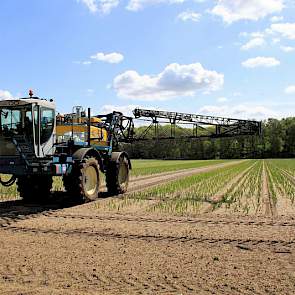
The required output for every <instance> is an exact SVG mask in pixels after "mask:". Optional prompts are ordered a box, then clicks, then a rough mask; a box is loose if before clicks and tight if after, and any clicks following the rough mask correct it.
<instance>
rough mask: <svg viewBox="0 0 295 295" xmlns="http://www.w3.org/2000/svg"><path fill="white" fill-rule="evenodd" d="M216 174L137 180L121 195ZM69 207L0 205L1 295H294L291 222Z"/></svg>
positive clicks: (294, 250) (288, 219) (294, 221)
mask: <svg viewBox="0 0 295 295" xmlns="http://www.w3.org/2000/svg"><path fill="white" fill-rule="evenodd" d="M216 167H220V165H218V166H214V167H207V168H198V169H193V170H194V171H192V170H190V171H182V172H177V173H168V174H165V175H162V176H161V178H159V177H157V176H154V177H145V178H141V180H140V179H137V180H136V182H134V183H133V184H132V185H131V188H130V189H131V191H136V190H139V189H142V188H143V187H148V186H150V185H155V184H157V183H158V182H159V181H161V182H165V181H167V180H172V179H175V178H179V177H180V176H183V175H189V174H190V173H196V172H200V173H201V172H204V171H208V169H209V170H210V169H216ZM105 201H106V199H102V200H99V201H98V202H105ZM71 205H72V204H70V203H67V202H65V203H64V202H63V203H59V204H57V205H47V206H43V207H40V206H33V205H31V206H26V205H25V204H22V203H21V202H20V201H17V202H12V203H11V202H10V203H9V202H7V203H2V204H0V226H1V227H0V258H1V264H0V293H1V294H294V290H295V255H294V253H295V240H294V233H295V219H294V218H293V217H290V216H282V215H281V216H278V217H277V218H276V219H272V218H262V217H261V218H258V217H257V218H253V217H251V218H250V217H243V216H240V217H229V216H225V215H216V214H212V215H211V214H204V215H200V216H199V217H198V218H184V217H175V216H174V217H173V216H157V215H152V214H149V215H147V214H146V215H143V213H141V214H136V213H134V214H116V213H105V212H101V211H98V210H97V209H96V207H95V206H94V205H95V204H93V203H91V204H85V205H80V206H71ZM65 207H68V208H65Z"/></svg>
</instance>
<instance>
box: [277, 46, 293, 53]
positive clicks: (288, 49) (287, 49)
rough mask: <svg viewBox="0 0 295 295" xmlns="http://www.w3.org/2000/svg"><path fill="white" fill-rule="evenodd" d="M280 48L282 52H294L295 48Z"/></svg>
mask: <svg viewBox="0 0 295 295" xmlns="http://www.w3.org/2000/svg"><path fill="white" fill-rule="evenodd" d="M280 48H281V50H283V51H284V52H293V51H294V50H295V47H291V46H281V47H280Z"/></svg>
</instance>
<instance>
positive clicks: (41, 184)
mask: <svg viewBox="0 0 295 295" xmlns="http://www.w3.org/2000/svg"><path fill="white" fill-rule="evenodd" d="M52 183H53V181H52V177H51V176H41V175H24V176H19V177H18V178H17V190H18V192H19V195H20V197H21V198H22V199H23V200H24V201H28V202H37V201H38V202H42V201H46V200H48V198H49V197H50V190H51V188H52Z"/></svg>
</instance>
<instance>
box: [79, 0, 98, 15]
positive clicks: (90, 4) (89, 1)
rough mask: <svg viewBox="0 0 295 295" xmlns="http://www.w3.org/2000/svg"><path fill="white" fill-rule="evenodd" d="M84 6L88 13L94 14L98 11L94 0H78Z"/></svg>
mask: <svg viewBox="0 0 295 295" xmlns="http://www.w3.org/2000/svg"><path fill="white" fill-rule="evenodd" d="M80 1H81V2H82V3H83V4H84V5H86V6H87V8H88V9H89V11H90V12H92V13H95V12H97V11H98V5H97V1H96V0H80Z"/></svg>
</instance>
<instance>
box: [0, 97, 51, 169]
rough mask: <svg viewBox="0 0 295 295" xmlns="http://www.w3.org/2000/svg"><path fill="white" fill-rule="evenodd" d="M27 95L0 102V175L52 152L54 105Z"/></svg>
mask: <svg viewBox="0 0 295 295" xmlns="http://www.w3.org/2000/svg"><path fill="white" fill-rule="evenodd" d="M30 94H31V96H30V97H29V98H20V99H14V100H2V101H0V173H7V172H10V173H12V172H13V174H15V173H17V172H18V168H20V167H18V166H19V165H20V166H21V164H20V163H25V162H26V161H29V160H32V159H38V158H44V157H46V156H49V155H53V154H54V152H55V151H54V142H55V125H56V124H55V103H54V102H53V101H52V100H51V101H48V100H45V99H41V98H38V97H33V96H32V93H30ZM18 164H19V165H18ZM20 173H21V172H20Z"/></svg>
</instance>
